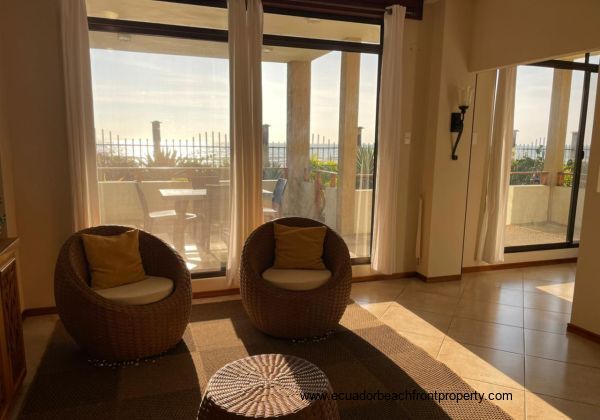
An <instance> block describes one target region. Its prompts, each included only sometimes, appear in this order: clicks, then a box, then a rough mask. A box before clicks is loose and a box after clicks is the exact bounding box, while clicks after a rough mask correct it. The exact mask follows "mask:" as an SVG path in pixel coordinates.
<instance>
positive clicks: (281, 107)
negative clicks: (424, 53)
mask: <svg viewBox="0 0 600 420" xmlns="http://www.w3.org/2000/svg"><path fill="white" fill-rule="evenodd" d="M91 58H92V77H93V89H94V108H95V125H96V131H97V133H98V136H100V132H101V130H102V129H104V131H105V135H108V132H109V131H111V132H112V134H113V137H114V136H116V135H119V136H120V137H121V138H142V139H151V137H152V130H151V121H154V120H158V121H161V122H162V126H161V129H162V135H163V138H165V139H182V140H184V139H191V138H192V137H194V138H196V139H197V138H198V135H199V133H205V132H209V133H210V132H211V131H215V132H221V133H227V132H228V131H229V111H228V110H229V81H228V61H227V60H226V59H218V58H203V57H190V56H179V55H165V54H154V53H139V52H127V51H118V50H106V49H92V51H91ZM377 66H378V60H377V56H376V55H372V54H361V74H360V90H359V122H358V125H359V126H362V127H365V128H364V132H363V142H364V143H372V142H373V141H374V136H375V110H376V98H377V95H376V89H377ZM340 67H341V53H340V52H337V51H333V52H329V53H327V54H325V55H323V56H321V57H319V58H317V59H316V60H314V61H313V62H312V69H311V74H312V79H311V118H310V133H311V134H314V135H315V136H317V135H318V136H319V137H320V138H325V139H329V140H331V142H333V143H337V138H338V131H339V102H340ZM552 77H553V70H552V69H549V68H540V67H528V66H521V67H519V69H518V72H517V92H516V101H515V102H516V103H515V124H514V127H515V129H517V130H519V133H518V137H517V142H518V143H519V144H533V143H535V141H536V139H540V138H545V137H547V134H548V121H549V113H550V95H551V88H552ZM596 83H597V75H596V74H595V75H593V78H592V83H591V89H590V91H591V96H592V98H591V100H590V104H591V106H590V107H589V109H588V115H589V116H590V117H589V118H588V130H586V137H585V143H586V144H589V143H590V141H591V132H592V130H591V126H589V125H590V124H591V123H592V121H593V119H592V118H591V116H592V115H593V111H594V110H593V103H594V98H593V96H594V92H596ZM582 86H583V73H582V72H579V71H575V72H573V79H572V88H571V100H570V104H569V119H568V127H567V138H566V139H565V142H566V143H567V144H568V143H569V142H570V138H571V132H573V131H577V130H578V125H579V110H580V108H581V91H582ZM286 89H287V65H286V64H285V63H273V62H264V63H263V123H264V124H269V125H270V141H271V142H273V143H283V142H285V139H286V120H287V104H286V102H287V97H286V95H287V93H286Z"/></svg>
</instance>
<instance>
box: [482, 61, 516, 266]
mask: <svg viewBox="0 0 600 420" xmlns="http://www.w3.org/2000/svg"><path fill="white" fill-rule="evenodd" d="M516 84H517V69H516V67H509V68H504V69H501V70H499V71H498V83H497V87H496V102H495V105H494V123H493V128H492V135H491V143H490V148H489V154H488V160H487V164H486V180H485V182H484V184H483V188H484V190H483V194H482V203H481V209H482V211H481V215H480V219H479V220H480V225H479V238H478V243H477V255H476V259H477V260H478V261H484V262H487V263H489V264H497V263H500V262H502V261H504V231H505V228H506V211H507V206H508V191H509V185H510V165H511V159H512V147H513V136H514V114H515V89H516Z"/></svg>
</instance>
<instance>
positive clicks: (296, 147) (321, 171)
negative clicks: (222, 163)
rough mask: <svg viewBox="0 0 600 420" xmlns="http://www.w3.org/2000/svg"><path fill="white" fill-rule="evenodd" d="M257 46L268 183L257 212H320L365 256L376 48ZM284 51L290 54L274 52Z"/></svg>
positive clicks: (356, 252)
mask: <svg viewBox="0 0 600 420" xmlns="http://www.w3.org/2000/svg"><path fill="white" fill-rule="evenodd" d="M267 16H270V15H267ZM271 21H275V19H274V18H271ZM346 24H347V25H348V23H346ZM314 25H318V23H315V24H313V26H314ZM349 25H352V24H349ZM354 25H355V26H358V27H359V28H360V26H361V25H359V24H354ZM365 26H371V25H365ZM303 43H304V44H305V45H306V46H309V45H310V43H311V40H310V39H305V40H304V41H303ZM264 51H265V52H264V53H263V122H264V123H265V127H264V133H265V139H264V141H265V145H267V144H268V153H267V152H265V154H264V159H263V162H264V171H263V176H264V181H263V184H264V185H263V186H264V188H265V189H267V190H272V191H274V193H273V195H272V196H269V195H267V196H266V197H265V208H266V209H267V211H266V213H265V218H266V219H267V220H268V219H269V218H271V217H277V216H302V217H309V218H314V219H317V220H321V221H323V222H324V223H326V224H327V225H328V226H330V227H332V228H333V229H335V230H337V231H338V233H340V234H341V235H342V237H343V238H344V239H345V241H346V243H347V245H348V247H349V249H350V253H351V256H352V257H353V258H368V257H369V256H370V248H371V210H372V205H373V169H374V164H375V134H376V133H375V126H376V111H377V79H378V66H379V56H378V54H369V53H360V52H348V51H340V50H331V49H308V48H290V47H287V48H285V49H284V50H283V51H282V50H280V49H279V48H278V47H273V46H265V49H264ZM285 55H287V56H289V57H290V58H291V59H289V60H287V59H284V60H280V59H275V57H281V56H285ZM281 61H283V62H281ZM265 147H267V146H265ZM278 180H279V184H280V186H282V185H284V186H285V189H284V190H283V194H281V189H280V190H278V189H277V188H276V185H277V183H278ZM269 200H271V201H272V202H271V203H269V202H268V201H269ZM272 209H275V210H276V211H273V210H272Z"/></svg>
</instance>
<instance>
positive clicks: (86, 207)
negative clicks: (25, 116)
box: [60, 0, 100, 231]
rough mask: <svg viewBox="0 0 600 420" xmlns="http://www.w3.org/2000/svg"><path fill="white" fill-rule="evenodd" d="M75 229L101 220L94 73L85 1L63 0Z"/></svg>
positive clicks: (64, 71)
mask: <svg viewBox="0 0 600 420" xmlns="http://www.w3.org/2000/svg"><path fill="white" fill-rule="evenodd" d="M60 23H61V26H60V28H61V40H62V58H63V73H64V84H65V99H66V113H67V121H66V123H67V135H68V137H67V143H68V154H69V170H70V178H71V196H72V207H73V229H74V230H75V231H77V230H80V229H83V228H86V227H90V226H93V225H96V224H98V223H99V219H100V217H99V210H98V209H99V207H98V179H97V173H96V140H95V129H94V108H93V96H92V72H91V64H90V45H89V38H88V21H87V11H86V6H85V0H60Z"/></svg>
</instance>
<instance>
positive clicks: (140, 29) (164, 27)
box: [88, 0, 383, 279]
mask: <svg viewBox="0 0 600 420" xmlns="http://www.w3.org/2000/svg"><path fill="white" fill-rule="evenodd" d="M172 2H173V3H188V2H186V1H181V0H177V1H175V0H173V1H172ZM202 3H203V2H190V4H202ZM209 3H210V2H209ZM217 4H220V2H219V1H216V2H214V4H210V5H211V6H214V7H220V6H219V5H217ZM277 14H283V13H277ZM288 15H291V16H302V14H301V13H299V14H295V13H289V14H288ZM324 17H325V16H324ZM326 18H327V19H332V20H344V21H351V22H356V23H368V24H376V25H379V26H380V39H379V44H368V43H360V42H352V41H335V40H326V39H318V38H303V37H295V36H284V35H271V34H264V35H263V45H265V46H275V47H277V46H279V47H293V48H305V49H317V50H329V51H342V52H352V53H365V54H376V55H377V56H378V63H379V65H378V69H377V97H376V110H375V137H374V138H375V144H374V170H373V200H372V209H371V210H372V211H371V232H370V249H372V246H373V214H374V211H373V208H374V206H375V185H376V183H377V169H376V168H377V144H378V136H379V133H378V127H379V95H380V88H379V84H380V81H381V60H382V51H383V19H382V20H380V21H374V20H373V19H364V18H356V19H350V18H348V17H344V18H336V17H335V16H332V15H326ZM88 29H89V31H96V32H113V33H129V34H137V35H149V36H164V37H170V38H181V39H194V40H202V41H213V42H224V43H225V42H227V41H228V31H227V30H223V29H210V28H198V27H190V26H181V25H170V24H163V23H153V22H141V21H132V20H123V19H108V18H100V17H88ZM351 262H352V264H353V265H359V264H370V263H371V257H370V256H369V257H358V258H352V259H351ZM224 275H225V266H223V265H222V266H221V270H219V271H206V272H197V273H192V279H200V278H211V277H220V276H224Z"/></svg>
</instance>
